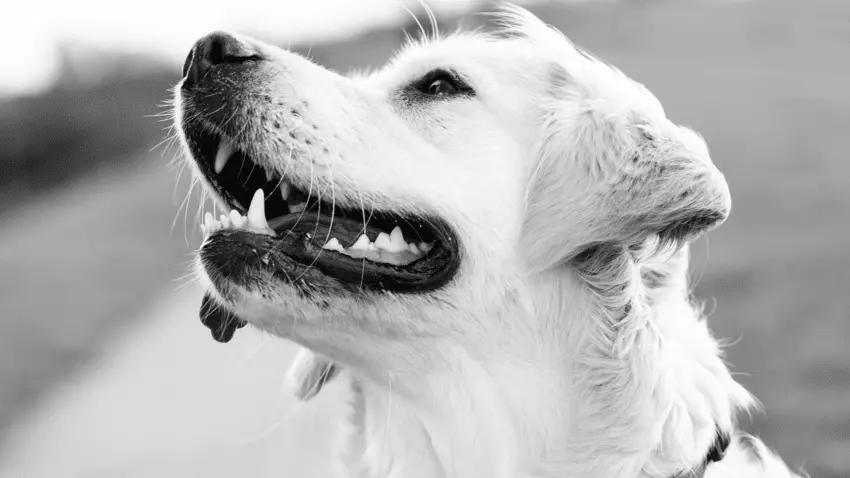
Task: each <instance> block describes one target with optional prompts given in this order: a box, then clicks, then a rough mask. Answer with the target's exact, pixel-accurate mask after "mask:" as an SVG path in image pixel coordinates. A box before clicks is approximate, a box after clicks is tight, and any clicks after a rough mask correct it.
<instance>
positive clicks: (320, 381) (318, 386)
mask: <svg viewBox="0 0 850 478" xmlns="http://www.w3.org/2000/svg"><path fill="white" fill-rule="evenodd" d="M338 374H339V366H338V365H336V364H335V363H333V362H332V361H330V360H328V359H326V358H325V357H322V356H321V355H318V354H316V353H315V352H313V351H312V350H310V349H307V348H302V349H301V350H299V351H298V355H296V356H295V359H294V360H293V361H292V365H290V366H289V370H287V372H286V381H285V383H286V386H287V388H289V389H290V390H292V392H293V393H294V394H295V397H296V398H298V399H299V400H301V401H303V402H306V401H309V400H310V399H312V398H313V397H315V396H316V395H318V394H319V392H321V391H322V388H324V386H325V384H326V383H328V382H329V381H331V380H333V379H334V378H336V376H337V375H338Z"/></svg>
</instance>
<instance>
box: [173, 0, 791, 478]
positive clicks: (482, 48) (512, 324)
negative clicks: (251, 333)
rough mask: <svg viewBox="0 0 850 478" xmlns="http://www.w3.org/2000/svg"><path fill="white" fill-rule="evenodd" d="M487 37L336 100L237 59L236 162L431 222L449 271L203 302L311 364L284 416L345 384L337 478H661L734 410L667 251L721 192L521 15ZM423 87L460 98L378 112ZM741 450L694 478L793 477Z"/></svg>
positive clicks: (702, 149)
mask: <svg viewBox="0 0 850 478" xmlns="http://www.w3.org/2000/svg"><path fill="white" fill-rule="evenodd" d="M497 20H499V21H500V22H501V23H502V24H503V26H502V28H501V29H500V30H499V32H497V33H494V34H484V33H459V34H456V35H453V36H450V37H447V38H443V39H432V40H430V41H423V42H419V43H414V42H411V43H410V44H408V45H407V46H406V47H405V48H404V49H403V50H402V51H401V52H400V53H399V54H398V55H397V56H396V58H395V59H394V60H393V61H392V62H390V63H389V64H388V65H387V66H386V67H384V68H383V69H381V70H379V71H377V72H375V73H372V74H370V75H362V76H358V77H351V78H346V77H342V76H339V75H337V74H335V73H333V72H329V71H327V70H325V69H323V68H321V67H319V66H316V65H314V64H312V63H310V62H309V61H307V60H305V59H303V58H301V57H299V56H296V55H294V54H291V53H289V52H286V51H282V50H279V49H277V48H273V47H271V46H268V45H264V44H261V43H259V42H253V41H252V44H253V45H255V47H256V48H258V49H262V51H263V52H264V53H265V54H266V55H267V56H269V57H272V63H271V65H272V66H269V67H268V68H269V70H268V72H269V73H268V75H267V76H266V77H265V80H264V81H263V82H258V83H257V84H256V85H251V87H252V88H254V90H255V91H256V93H257V95H258V97H259V96H262V95H267V96H269V97H272V98H273V99H274V100H275V101H273V102H269V103H267V104H266V103H263V105H265V106H260V105H259V104H253V105H246V106H245V111H248V110H249V109H253V111H256V109H257V108H267V109H266V110H265V111H263V113H265V119H264V121H259V120H256V119H255V118H250V117H247V116H246V118H245V119H244V121H245V122H246V127H245V129H244V133H243V134H242V136H240V137H238V138H236V141H237V144H238V145H239V146H240V147H242V148H245V149H248V150H249V151H250V153H251V155H252V157H253V158H255V160H257V161H258V162H262V163H263V165H264V166H265V167H267V168H273V169H275V170H277V171H278V172H279V173H280V174H285V175H286V177H287V178H290V179H291V180H293V181H295V182H297V183H298V184H300V185H303V186H305V188H307V187H309V189H310V190H311V191H312V193H313V194H320V195H321V196H322V197H324V198H332V199H333V200H334V201H336V202H337V203H341V204H347V205H348V206H358V207H360V206H362V207H363V208H364V209H365V210H368V209H370V208H380V209H390V210H394V211H398V212H412V213H430V214H438V215H440V216H441V217H443V218H444V219H446V220H447V221H448V222H449V223H450V224H451V225H452V226H453V227H454V228H455V230H456V232H457V234H458V236H459V239H460V241H461V250H462V257H463V261H462V264H461V268H460V271H459V273H458V275H457V277H456V278H455V280H454V281H453V282H452V283H451V284H449V286H447V287H446V288H444V289H442V290H440V291H437V292H434V293H430V294H426V295H421V296H417V295H397V296H393V295H386V296H374V297H371V298H370V299H369V300H365V301H354V300H353V299H352V298H351V297H346V296H338V295H334V294H328V295H327V296H326V297H322V299H323V300H325V301H327V302H328V303H330V304H331V308H330V309H327V308H322V307H320V306H319V305H318V304H317V303H316V302H314V301H311V300H307V299H304V298H302V297H300V296H299V295H297V294H295V293H294V292H293V291H292V290H291V289H290V288H288V287H286V286H285V285H283V284H277V283H275V282H274V279H273V278H271V277H269V278H268V282H269V284H268V285H269V287H268V288H266V289H264V292H265V294H266V295H263V294H261V293H260V291H257V290H250V289H244V288H240V287H237V286H235V285H234V286H232V287H231V288H230V290H228V291H227V292H228V294H220V295H217V297H219V299H221V300H223V297H225V296H226V297H230V298H231V300H229V301H228V302H227V304H226V305H227V306H228V307H229V308H231V309H233V310H234V311H236V312H237V313H238V314H239V316H240V317H242V318H244V319H246V320H248V321H249V322H250V323H252V324H253V325H254V326H256V327H259V328H263V329H266V330H269V331H271V332H273V333H275V334H277V335H279V336H281V337H284V338H287V339H290V340H294V341H296V342H298V343H299V344H301V345H303V346H305V347H307V348H308V349H310V350H313V351H315V352H316V353H317V354H320V355H313V354H312V353H311V352H304V353H303V354H302V355H301V356H300V358H299V361H298V362H296V364H295V365H294V368H293V370H292V377H294V381H295V382H296V388H297V389H298V391H299V392H298V393H299V394H300V396H303V397H309V396H312V392H310V391H311V390H313V387H314V386H320V383H319V382H320V380H319V379H318V377H321V373H318V371H320V370H324V368H325V367H327V366H328V365H329V364H330V361H333V362H334V363H336V364H339V365H340V366H341V367H342V368H343V369H344V370H345V373H344V377H345V379H346V380H350V381H351V383H352V400H353V403H352V408H353V413H352V419H351V422H350V423H349V430H348V435H347V438H346V440H345V441H344V446H343V447H342V449H341V450H340V462H341V465H342V466H341V470H342V474H343V476H349V477H364V478H365V477H370V478H371V477H375V478H378V477H381V478H383V477H393V478H395V477H404V478H417V477H423V478H425V477H427V478H435V477H446V478H472V477H476V478H477V477H481V478H485V477H486V478H530V477H561V478H567V477H573V478H588V477H612V478H613V477H617V478H635V477H642V478H650V477H653V478H654V477H659V478H660V477H668V476H673V475H675V474H676V473H678V472H681V471H683V470H685V469H687V468H688V467H689V466H696V465H698V464H699V463H700V462H701V461H702V459H703V458H704V456H705V455H706V453H707V451H708V449H709V447H710V445H711V444H712V442H713V440H714V438H715V434H716V427H718V426H719V427H720V428H721V429H723V430H726V431H728V432H730V433H733V434H734V426H735V414H736V413H737V412H738V411H739V410H741V409H743V408H746V407H749V406H751V405H752V399H751V398H750V395H749V394H748V393H747V392H746V391H745V390H744V389H743V388H742V387H741V386H740V385H739V384H737V383H736V382H735V381H734V379H733V378H732V377H731V375H730V373H729V371H728V369H727V367H726V365H725V364H724V362H723V361H722V359H721V352H720V350H719V348H718V344H717V341H716V340H715V339H714V338H712V336H711V334H710V332H709V330H708V328H707V325H706V322H705V320H704V319H703V318H702V316H701V314H700V310H699V308H697V307H695V306H694V305H693V304H692V303H691V301H690V299H689V297H688V295H689V294H688V286H687V245H686V244H687V243H688V242H689V241H690V240H692V239H694V238H696V237H698V236H699V235H700V234H702V233H703V232H705V231H706V230H708V229H709V228H711V227H713V226H715V225H717V224H719V223H720V222H722V220H723V219H725V217H726V215H727V214H728V212H729V208H730V196H729V191H728V188H727V185H726V182H725V180H724V178H723V176H722V174H720V172H719V171H718V170H717V168H716V167H715V166H714V165H713V164H712V162H711V160H710V158H709V155H708V151H707V148H706V146H705V143H704V142H703V141H702V139H701V138H700V137H699V136H698V135H697V134H696V133H694V132H693V131H691V130H689V129H687V128H684V127H681V126H678V125H676V124H674V123H672V122H671V121H670V120H669V119H668V118H667V117H666V116H665V113H664V110H663V109H662V107H661V105H660V104H659V102H658V100H657V99H656V98H655V97H654V96H653V95H652V94H651V93H649V91H647V90H646V88H644V87H643V86H642V85H640V84H638V83H636V82H634V81H633V80H631V79H629V78H628V77H626V76H625V75H624V74H623V73H621V72H620V71H618V70H616V69H614V68H613V67H611V66H609V65H607V64H605V63H603V62H601V61H599V60H598V59H596V58H594V57H592V56H591V55H589V54H587V53H584V52H582V51H581V50H579V49H577V48H576V47H575V46H574V45H572V44H571V43H570V42H569V41H568V40H566V39H565V38H564V37H563V36H562V35H560V34H559V33H558V32H556V31H555V30H553V29H550V28H548V27H547V26H546V25H544V24H543V23H542V22H540V21H539V20H538V19H536V18H535V17H533V16H532V15H531V14H529V13H527V12H525V11H524V10H521V9H518V8H511V7H508V8H506V9H504V10H503V11H502V13H500V14H499V15H498V16H497ZM246 41H249V40H246ZM435 67H451V68H455V69H457V70H458V71H459V72H461V74H463V75H464V76H465V77H467V78H468V79H469V81H470V83H471V85H472V86H473V87H474V89H475V91H476V97H475V98H474V99H472V100H464V101H446V102H441V103H434V104H431V105H429V106H427V107H423V106H418V107H417V106H410V105H405V104H399V103H398V102H397V98H396V96H395V94H394V92H396V91H397V90H398V89H399V88H401V87H402V86H403V85H405V84H407V83H409V82H411V81H413V80H414V79H416V78H418V77H420V76H421V75H423V74H425V73H426V72H428V71H429V70H431V69H433V68H435ZM178 103H180V102H179V101H178ZM182 108H183V110H184V111H183V112H182V114H194V112H193V109H192V105H191V104H185V103H183V104H182ZM293 108H295V109H298V110H299V115H298V116H296V117H293V116H292V115H291V114H290V112H291V110H292V109H293ZM178 117H181V115H178ZM275 121H278V122H279V123H281V124H282V125H283V126H282V127H280V128H275V127H273V126H271V125H272V124H274V122H275ZM290 132H291V134H290ZM305 158H307V159H305ZM706 212H710V213H712V214H713V215H711V214H709V216H706V217H707V218H708V219H706V217H704V214H705V213H706ZM269 290H271V291H272V298H268V297H267V296H268V294H269ZM337 311H338V312H337ZM325 357H326V358H325ZM747 445H748V443H746V440H744V439H742V438H739V437H738V436H737V435H736V437H735V438H734V440H733V443H732V446H731V448H730V455H729V456H728V457H727V458H726V459H724V460H723V461H721V462H720V463H715V464H711V465H710V466H709V468H708V472H707V475H706V476H707V477H710V478H732V477H739V476H741V477H742V476H747V477H758V476H765V477H766V476H770V477H781V476H789V477H790V476H794V475H793V474H792V473H791V472H790V471H787V468H786V467H785V466H784V464H782V462H781V461H780V460H779V459H778V458H776V457H774V456H773V455H771V454H769V453H768V452H766V451H765V450H762V449H761V448H763V445H761V444H760V443H759V444H758V445H757V446H756V447H755V448H759V449H760V452H759V453H758V454H753V453H749V452H748V451H747V450H748V449H750V447H748V446H747ZM283 473H285V471H284V472H283Z"/></svg>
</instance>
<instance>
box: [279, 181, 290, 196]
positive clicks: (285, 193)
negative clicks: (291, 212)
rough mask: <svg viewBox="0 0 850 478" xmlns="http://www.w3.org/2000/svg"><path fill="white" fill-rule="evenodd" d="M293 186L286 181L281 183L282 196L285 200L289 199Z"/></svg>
mask: <svg viewBox="0 0 850 478" xmlns="http://www.w3.org/2000/svg"><path fill="white" fill-rule="evenodd" d="M291 188H292V186H290V185H289V183H288V182H286V181H283V182H281V183H280V196H281V197H282V198H283V200H284V201H286V200H287V199H289V191H290V189H291Z"/></svg>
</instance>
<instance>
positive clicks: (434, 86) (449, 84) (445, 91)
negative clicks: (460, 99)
mask: <svg viewBox="0 0 850 478" xmlns="http://www.w3.org/2000/svg"><path fill="white" fill-rule="evenodd" d="M426 93H427V94H429V95H434V96H446V95H451V94H454V93H457V85H455V83H454V81H453V80H452V79H443V78H440V79H439V80H434V81H432V82H431V84H430V85H428V91H426Z"/></svg>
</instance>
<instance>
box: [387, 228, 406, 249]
mask: <svg viewBox="0 0 850 478" xmlns="http://www.w3.org/2000/svg"><path fill="white" fill-rule="evenodd" d="M390 246H392V249H388V250H389V251H393V252H401V251H403V250H406V249H407V241H405V240H404V234H403V233H402V232H401V228H400V227H398V226H396V227H394V228H393V230H392V231H391V232H390Z"/></svg>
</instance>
